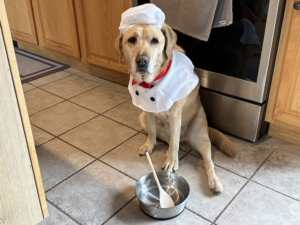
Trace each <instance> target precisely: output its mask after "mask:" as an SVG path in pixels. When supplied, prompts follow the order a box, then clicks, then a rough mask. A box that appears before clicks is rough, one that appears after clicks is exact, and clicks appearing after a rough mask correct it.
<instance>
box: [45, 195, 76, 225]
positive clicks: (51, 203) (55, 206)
mask: <svg viewBox="0 0 300 225" xmlns="http://www.w3.org/2000/svg"><path fill="white" fill-rule="evenodd" d="M47 202H48V203H49V204H50V205H52V206H53V207H54V208H56V209H57V210H58V211H60V212H61V213H63V214H64V215H66V216H67V217H69V218H70V219H71V220H73V221H74V222H75V223H77V224H79V225H81V223H79V222H78V221H77V220H75V219H74V218H73V217H71V216H70V215H69V214H67V213H66V212H64V211H63V210H62V209H60V208H59V207H58V206H57V205H55V204H54V203H53V202H51V201H49V200H48V199H47Z"/></svg>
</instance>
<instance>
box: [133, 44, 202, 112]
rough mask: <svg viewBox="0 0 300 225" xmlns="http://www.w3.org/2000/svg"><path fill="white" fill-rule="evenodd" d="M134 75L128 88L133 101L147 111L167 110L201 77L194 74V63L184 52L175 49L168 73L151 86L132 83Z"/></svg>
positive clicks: (186, 93) (190, 89)
mask: <svg viewBox="0 0 300 225" xmlns="http://www.w3.org/2000/svg"><path fill="white" fill-rule="evenodd" d="M132 80H133V78H132V76H130V81H129V85H128V90H129V92H130V95H131V97H132V103H133V104H134V105H135V106H137V107H139V108H141V109H142V110H144V111H147V112H154V113H159V112H163V111H167V110H168V109H169V108H170V107H171V106H172V105H173V103H174V102H176V101H178V100H180V99H182V98H184V97H185V96H187V95H188V94H189V93H191V91H192V90H193V89H194V88H195V87H196V86H197V84H198V82H199V79H198V77H197V76H196V75H195V74H194V65H193V63H192V62H191V60H190V59H189V58H188V57H186V56H185V55H184V54H182V53H180V52H177V51H174V50H173V60H172V62H171V66H170V68H169V70H168V71H167V73H166V74H165V75H164V76H163V77H162V78H160V79H158V80H156V81H153V82H152V83H150V85H151V86H152V87H151V88H144V87H142V86H139V84H138V83H137V84H134V85H132Z"/></svg>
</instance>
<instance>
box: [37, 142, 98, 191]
mask: <svg viewBox="0 0 300 225" xmlns="http://www.w3.org/2000/svg"><path fill="white" fill-rule="evenodd" d="M36 153H37V156H38V160H39V165H40V169H41V174H42V179H43V184H44V188H45V191H47V190H49V189H50V188H52V187H53V186H54V185H56V184H58V183H59V182H61V181H62V180H64V179H66V178H67V177H69V176H71V175H72V174H74V173H75V172H76V171H78V170H80V169H81V168H82V167H84V166H86V165H87V164H89V163H90V162H92V161H93V160H94V159H93V158H92V157H90V156H88V155H87V154H85V153H83V152H82V151H80V150H78V149H76V148H74V147H72V146H71V145H68V144H66V143H65V142H63V141H61V140H59V139H54V140H52V141H49V142H47V143H46V144H43V145H41V146H40V147H38V148H37V149H36Z"/></svg>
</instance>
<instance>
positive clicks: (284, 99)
mask: <svg viewBox="0 0 300 225" xmlns="http://www.w3.org/2000/svg"><path fill="white" fill-rule="evenodd" d="M295 2H296V0H288V1H287V5H286V12H285V17H284V22H283V29H282V33H281V38H280V46H279V49H278V56H277V60H276V67H275V71H274V79H273V81H272V89H271V96H270V104H269V106H270V108H268V116H267V119H268V120H269V121H270V122H274V121H275V122H276V121H278V122H281V123H284V124H287V125H289V126H294V127H298V128H300V25H299V24H300V10H296V9H294V7H293V5H294V3H295ZM272 104H273V106H272ZM269 106H268V107H269Z"/></svg>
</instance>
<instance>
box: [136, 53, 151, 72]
mask: <svg viewBox="0 0 300 225" xmlns="http://www.w3.org/2000/svg"><path fill="white" fill-rule="evenodd" d="M135 62H136V64H137V67H136V72H138V73H147V72H148V64H149V57H148V56H147V55H138V56H137V57H136V58H135Z"/></svg>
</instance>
